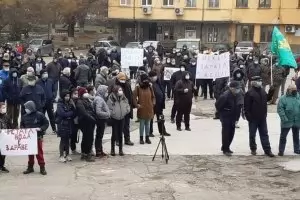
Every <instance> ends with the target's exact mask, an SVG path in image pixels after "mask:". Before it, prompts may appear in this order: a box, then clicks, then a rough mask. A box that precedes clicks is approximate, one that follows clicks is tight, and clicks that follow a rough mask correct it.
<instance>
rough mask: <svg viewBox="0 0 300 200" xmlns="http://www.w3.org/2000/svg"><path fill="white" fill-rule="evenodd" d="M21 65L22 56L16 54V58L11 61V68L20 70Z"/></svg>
mask: <svg viewBox="0 0 300 200" xmlns="http://www.w3.org/2000/svg"><path fill="white" fill-rule="evenodd" d="M21 65H22V54H19V53H17V54H16V57H15V58H14V59H13V61H12V66H11V67H12V68H15V69H17V70H20V68H21Z"/></svg>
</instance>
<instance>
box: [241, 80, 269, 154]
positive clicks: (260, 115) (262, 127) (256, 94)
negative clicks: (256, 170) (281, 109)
mask: <svg viewBox="0 0 300 200" xmlns="http://www.w3.org/2000/svg"><path fill="white" fill-rule="evenodd" d="M251 85H252V87H251V89H250V90H248V91H247V92H246V94H245V102H244V111H245V117H246V119H247V121H248V124H249V140H250V141H249V144H250V150H251V154H252V155H254V156H255V155H256V154H257V153H256V149H257V145H256V142H255V137H256V132H257V129H258V131H259V136H260V141H261V144H262V147H263V150H264V152H265V154H266V155H267V156H269V157H274V154H273V153H272V151H271V146H270V141H269V135H268V126H267V110H268V105H267V93H266V92H265V90H264V89H263V88H262V80H261V77H259V76H255V77H252V79H251Z"/></svg>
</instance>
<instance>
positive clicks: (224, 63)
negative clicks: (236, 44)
mask: <svg viewBox="0 0 300 200" xmlns="http://www.w3.org/2000/svg"><path fill="white" fill-rule="evenodd" d="M229 76H230V64H229V53H228V52H227V53H223V54H220V55H205V54H199V55H198V57H197V69H196V79H216V78H222V77H229Z"/></svg>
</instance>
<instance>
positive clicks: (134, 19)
mask: <svg viewBox="0 0 300 200" xmlns="http://www.w3.org/2000/svg"><path fill="white" fill-rule="evenodd" d="M132 11H133V23H134V25H133V26H134V41H135V42H136V41H137V21H136V17H135V0H133V10H132Z"/></svg>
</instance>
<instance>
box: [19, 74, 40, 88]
mask: <svg viewBox="0 0 300 200" xmlns="http://www.w3.org/2000/svg"><path fill="white" fill-rule="evenodd" d="M35 80H37V77H35ZM20 81H21V87H22V88H24V87H25V86H28V75H27V74H23V75H22V76H21V77H20Z"/></svg>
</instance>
